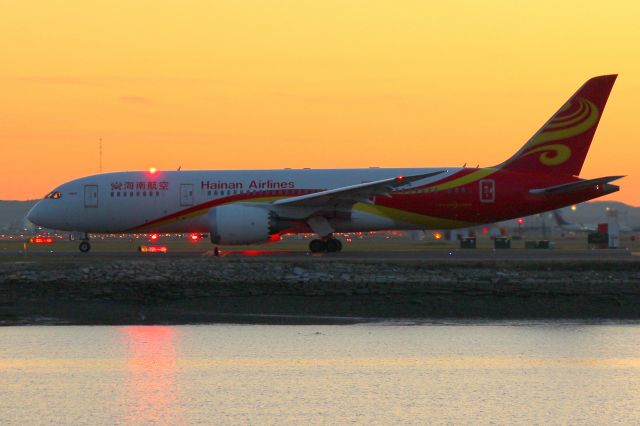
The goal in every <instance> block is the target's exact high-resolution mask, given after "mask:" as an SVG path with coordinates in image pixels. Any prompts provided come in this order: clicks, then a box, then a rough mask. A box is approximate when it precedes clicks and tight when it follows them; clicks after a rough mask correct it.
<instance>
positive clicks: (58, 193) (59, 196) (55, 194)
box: [44, 191, 62, 200]
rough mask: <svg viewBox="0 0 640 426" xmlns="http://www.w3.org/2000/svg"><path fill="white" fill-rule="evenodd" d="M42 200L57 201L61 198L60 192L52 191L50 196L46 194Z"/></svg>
mask: <svg viewBox="0 0 640 426" xmlns="http://www.w3.org/2000/svg"><path fill="white" fill-rule="evenodd" d="M44 198H52V199H54V200H57V199H58V198H62V192H60V191H54V192H52V193H50V194H48V195H47V196H46V197H44Z"/></svg>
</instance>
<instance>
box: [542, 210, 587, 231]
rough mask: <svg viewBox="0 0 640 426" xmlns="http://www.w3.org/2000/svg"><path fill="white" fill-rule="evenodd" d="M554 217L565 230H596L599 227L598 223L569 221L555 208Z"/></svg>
mask: <svg viewBox="0 0 640 426" xmlns="http://www.w3.org/2000/svg"><path fill="white" fill-rule="evenodd" d="M553 218H554V219H555V221H556V224H557V225H558V226H559V227H560V229H562V230H563V231H569V232H596V231H597V229H598V225H595V224H582V223H572V222H567V220H566V219H565V218H564V217H562V214H560V210H554V211H553Z"/></svg>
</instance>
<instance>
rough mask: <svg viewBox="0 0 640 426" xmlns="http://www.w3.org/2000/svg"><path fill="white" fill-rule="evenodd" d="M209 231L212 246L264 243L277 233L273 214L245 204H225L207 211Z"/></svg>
mask: <svg viewBox="0 0 640 426" xmlns="http://www.w3.org/2000/svg"><path fill="white" fill-rule="evenodd" d="M208 220H209V231H210V232H211V242H212V243H214V244H227V245H234V244H255V243H265V242H267V241H269V240H270V239H271V236H272V235H274V234H276V233H277V230H276V217H275V214H274V213H273V212H271V211H269V210H267V209H264V208H261V207H256V206H249V205H245V204H227V205H223V206H220V207H214V208H212V209H210V210H209V214H208Z"/></svg>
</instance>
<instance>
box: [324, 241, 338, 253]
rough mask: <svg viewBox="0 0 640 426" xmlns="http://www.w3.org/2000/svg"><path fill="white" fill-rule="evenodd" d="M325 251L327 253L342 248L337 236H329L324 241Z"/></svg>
mask: <svg viewBox="0 0 640 426" xmlns="http://www.w3.org/2000/svg"><path fill="white" fill-rule="evenodd" d="M326 245H327V251H328V252H329V253H335V252H338V251H340V250H342V243H341V242H340V240H339V239H337V238H329V239H328V240H327V242H326Z"/></svg>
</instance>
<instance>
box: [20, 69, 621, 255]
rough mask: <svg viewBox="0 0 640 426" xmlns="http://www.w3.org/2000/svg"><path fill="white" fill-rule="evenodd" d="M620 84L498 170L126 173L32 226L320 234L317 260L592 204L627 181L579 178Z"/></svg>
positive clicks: (605, 82) (43, 208) (606, 82)
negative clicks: (419, 235) (386, 237)
mask: <svg viewBox="0 0 640 426" xmlns="http://www.w3.org/2000/svg"><path fill="white" fill-rule="evenodd" d="M616 77H617V75H603V76H598V77H594V78H592V79H590V80H588V81H587V82H586V83H585V84H583V85H582V86H581V87H580V88H579V89H578V91H577V92H576V93H575V94H574V95H573V96H571V97H570V98H569V100H568V101H567V102H565V103H564V104H563V105H562V106H561V108H560V109H559V110H558V111H557V112H556V113H555V114H553V115H552V116H551V118H550V119H549V120H548V121H547V122H546V123H545V124H544V125H543V126H542V127H541V128H540V129H539V130H538V131H537V132H536V133H535V134H534V135H533V136H532V137H531V138H530V139H529V140H528V141H527V143H526V144H525V145H524V146H523V147H522V148H521V149H520V150H519V151H517V152H516V153H515V154H514V155H513V156H511V157H510V158H509V159H507V160H506V161H504V162H502V163H500V164H498V165H496V166H493V167H485V168H480V167H475V168H469V167H457V168H363V169H295V170H292V169H284V170H200V171H184V170H178V171H159V170H155V169H150V170H149V171H130V172H116V173H105V174H98V175H93V176H88V177H83V178H80V179H76V180H73V181H70V182H67V183H64V184H62V185H60V186H58V187H57V188H55V189H54V190H53V191H51V192H50V193H49V194H47V195H46V196H45V197H44V199H42V200H40V201H39V202H38V203H37V204H36V205H35V206H34V207H33V208H32V209H31V210H30V211H29V213H28V219H29V220H30V221H31V222H33V223H35V224H37V225H40V226H43V227H46V228H51V229H58V230H68V231H75V232H80V233H81V234H82V236H83V237H82V241H81V242H80V245H79V249H80V251H82V252H88V251H89V250H90V248H91V246H90V243H89V234H90V233H145V232H162V233H187V232H199V233H209V235H210V237H211V241H212V243H213V244H216V245H244V244H256V243H268V242H273V241H277V240H279V239H280V237H281V236H282V235H283V234H291V233H314V234H316V235H317V236H318V237H317V238H315V239H313V240H312V241H311V242H310V244H309V250H310V251H311V252H314V253H316V252H339V251H340V250H341V249H342V243H341V242H340V240H339V239H338V238H335V237H334V233H342V232H359V231H361V232H368V231H379V230H424V229H438V230H444V229H456V228H469V227H473V226H477V225H481V224H487V223H494V222H499V221H503V220H508V219H514V218H518V217H522V216H528V215H532V214H536V213H540V212H546V211H550V210H555V209H558V208H561V207H564V206H569V205H572V204H577V203H581V202H583V201H586V200H591V199H594V198H597V197H600V196H603V195H606V194H610V193H612V192H616V191H618V190H619V189H620V187H619V186H616V185H613V184H611V183H610V182H612V181H615V180H617V179H620V178H622V177H624V176H605V177H600V178H596V179H582V178H579V177H578V175H579V173H580V170H581V169H582V165H583V163H584V161H585V158H586V155H587V152H588V150H589V146H590V144H591V141H592V139H593V136H594V134H595V131H596V128H597V126H598V123H599V121H600V118H601V116H602V112H603V110H604V107H605V104H606V102H607V99H608V97H609V93H610V92H611V89H612V87H613V84H614V82H615V80H616Z"/></svg>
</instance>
